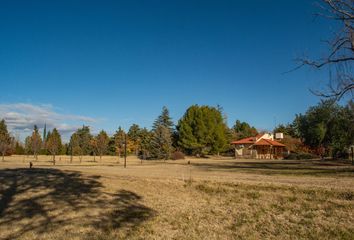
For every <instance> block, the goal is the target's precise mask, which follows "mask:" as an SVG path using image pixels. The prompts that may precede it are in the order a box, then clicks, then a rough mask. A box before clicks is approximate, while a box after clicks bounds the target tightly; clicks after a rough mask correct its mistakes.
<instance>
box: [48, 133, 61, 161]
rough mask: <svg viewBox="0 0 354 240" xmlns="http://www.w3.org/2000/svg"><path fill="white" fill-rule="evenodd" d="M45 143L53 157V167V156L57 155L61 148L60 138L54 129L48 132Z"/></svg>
mask: <svg viewBox="0 0 354 240" xmlns="http://www.w3.org/2000/svg"><path fill="white" fill-rule="evenodd" d="M46 142H47V148H48V151H49V152H50V153H51V154H52V156H53V165H55V155H57V154H59V153H60V150H61V148H62V144H61V136H60V134H59V132H58V130H57V129H56V128H54V129H53V131H52V132H51V133H50V132H48V135H47V141H46Z"/></svg>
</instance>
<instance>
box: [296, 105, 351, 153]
mask: <svg viewBox="0 0 354 240" xmlns="http://www.w3.org/2000/svg"><path fill="white" fill-rule="evenodd" d="M353 109H354V108H353V103H352V102H350V103H349V104H348V105H347V106H346V107H342V106H339V105H338V104H335V103H334V102H333V100H326V101H321V102H320V103H319V104H318V105H317V106H313V107H310V108H309V109H308V110H307V112H306V113H305V114H299V115H296V118H295V120H294V123H293V125H294V128H295V130H296V134H297V135H298V136H299V137H300V138H301V140H302V142H303V143H304V144H306V145H307V146H309V147H310V148H311V149H313V150H314V151H315V152H316V153H317V154H321V155H323V154H325V153H324V152H323V150H326V154H327V155H332V156H333V157H335V156H339V155H343V154H344V153H345V152H346V149H347V148H348V147H349V146H350V145H351V144H353V141H354V120H353V119H354V113H353Z"/></svg>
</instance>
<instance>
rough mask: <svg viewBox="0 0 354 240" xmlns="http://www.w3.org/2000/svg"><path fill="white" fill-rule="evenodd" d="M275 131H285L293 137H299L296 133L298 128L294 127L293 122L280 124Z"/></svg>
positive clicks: (285, 133)
mask: <svg viewBox="0 0 354 240" xmlns="http://www.w3.org/2000/svg"><path fill="white" fill-rule="evenodd" d="M274 133H284V135H287V136H291V137H293V138H296V137H298V136H297V135H296V130H295V129H294V126H293V124H286V125H284V124H279V125H278V126H277V127H276V128H275V129H274Z"/></svg>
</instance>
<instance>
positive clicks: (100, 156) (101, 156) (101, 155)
mask: <svg viewBox="0 0 354 240" xmlns="http://www.w3.org/2000/svg"><path fill="white" fill-rule="evenodd" d="M100 162H102V154H100Z"/></svg>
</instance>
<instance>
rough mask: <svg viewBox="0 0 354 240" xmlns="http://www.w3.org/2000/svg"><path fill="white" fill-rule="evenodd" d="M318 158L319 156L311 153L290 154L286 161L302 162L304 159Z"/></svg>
mask: <svg viewBox="0 0 354 240" xmlns="http://www.w3.org/2000/svg"><path fill="white" fill-rule="evenodd" d="M315 158H318V156H317V155H314V154H311V153H290V154H289V155H288V156H286V157H285V159H288V160H302V159H315Z"/></svg>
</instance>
